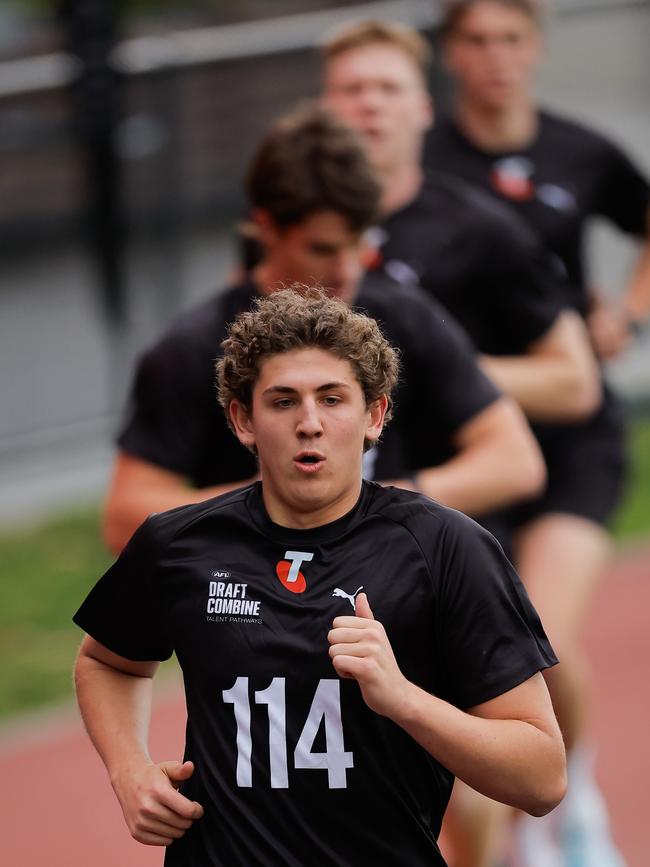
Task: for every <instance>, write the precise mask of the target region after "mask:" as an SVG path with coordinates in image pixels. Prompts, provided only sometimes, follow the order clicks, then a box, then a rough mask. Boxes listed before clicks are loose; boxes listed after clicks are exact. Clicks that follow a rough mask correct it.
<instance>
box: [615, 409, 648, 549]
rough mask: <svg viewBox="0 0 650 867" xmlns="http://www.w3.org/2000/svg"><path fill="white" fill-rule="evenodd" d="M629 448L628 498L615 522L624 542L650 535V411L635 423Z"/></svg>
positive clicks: (616, 529)
mask: <svg viewBox="0 0 650 867" xmlns="http://www.w3.org/2000/svg"><path fill="white" fill-rule="evenodd" d="M629 450H630V455H631V460H630V471H629V479H628V485H627V490H626V494H625V502H624V504H623V507H622V508H621V509H620V510H619V512H618V514H617V516H616V519H615V520H614V523H613V526H612V531H613V533H614V535H615V536H616V538H617V539H618V541H620V542H624V541H627V540H629V539H633V538H635V537H638V536H650V415H647V416H643V417H642V418H640V419H638V420H637V421H636V422H635V423H634V424H633V425H632V426H631V430H630V440H629Z"/></svg>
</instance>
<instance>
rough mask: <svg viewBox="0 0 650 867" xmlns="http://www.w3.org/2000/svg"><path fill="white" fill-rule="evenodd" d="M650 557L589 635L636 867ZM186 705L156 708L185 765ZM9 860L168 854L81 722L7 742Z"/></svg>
mask: <svg viewBox="0 0 650 867" xmlns="http://www.w3.org/2000/svg"><path fill="white" fill-rule="evenodd" d="M649 579H650V552H648V551H646V552H643V553H640V554H637V555H628V556H626V557H625V558H623V559H621V560H620V561H619V563H618V564H617V566H616V568H615V569H613V570H612V572H611V574H610V576H609V577H608V579H607V580H606V581H605V582H604V583H603V585H602V586H601V588H600V591H599V593H598V596H597V599H596V601H595V604H594V606H593V610H592V613H591V616H590V618H589V623H588V626H587V629H586V636H585V637H586V643H587V647H588V650H589V655H590V658H591V662H592V669H593V671H592V674H593V714H592V719H593V722H592V729H593V735H594V739H595V740H596V742H597V743H598V745H599V753H598V774H599V778H600V781H601V785H602V787H603V789H604V791H605V793H606V796H607V799H608V801H609V804H610V809H611V815H612V825H613V828H614V834H615V837H616V839H617V842H618V843H619V845H620V847H621V849H622V851H623V853H624V855H625V856H626V858H627V861H628V867H646V865H647V864H648V863H650V861H649V856H648V848H649V844H648V841H647V837H648V829H647V822H648V806H649V804H650V801H649V798H648V794H647V785H648V783H647V778H648V774H649V773H650V745H649V738H648V723H647V719H648V716H649V715H650V689H649V688H648V683H649V680H650V678H649V675H648V670H647V668H646V664H645V663H646V658H647V657H648V656H650V628H649V618H648V611H649V610H650V580H649ZM183 725H184V704H183V700H182V698H180V697H179V696H178V694H174V695H171V696H170V695H169V694H168V695H165V696H163V697H161V698H160V699H159V700H158V701H157V703H156V709H155V713H154V720H153V725H152V754H153V756H154V758H156V759H157V760H162V759H171V758H180V757H181V751H182V742H183ZM0 774H1V776H0V779H1V780H2V786H1V787H0V817H2V824H3V833H2V847H1V852H2V856H1V858H2V863H3V864H7V865H11V867H46V865H47V867H116V865H121V867H154V865H160V864H161V863H162V852H161V851H160V850H159V849H156V848H150V847H146V846H140V845H139V844H138V843H135V842H134V841H132V840H131V838H130V836H129V834H128V831H127V830H126V826H125V825H124V822H123V820H122V815H121V812H120V809H119V807H118V805H117V802H116V800H115V798H114V796H113V792H112V790H111V787H110V785H109V782H108V779H107V777H106V774H105V772H104V769H103V766H102V765H101V763H100V760H99V759H98V757H97V756H96V754H95V753H94V751H93V749H92V747H91V745H90V743H89V741H88V739H87V738H86V736H85V734H84V733H83V731H82V729H81V724H80V723H79V722H78V721H77V720H76V718H75V717H72V718H71V719H69V720H67V721H65V720H63V721H61V720H60V721H58V722H57V723H55V724H53V723H52V722H50V723H48V724H43V725H42V726H39V727H37V728H36V729H33V728H32V727H30V730H29V731H22V732H18V733H17V734H16V733H14V734H13V735H11V736H9V737H7V736H5V737H4V738H3V739H0Z"/></svg>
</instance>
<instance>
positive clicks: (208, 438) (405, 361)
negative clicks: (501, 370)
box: [118, 274, 499, 488]
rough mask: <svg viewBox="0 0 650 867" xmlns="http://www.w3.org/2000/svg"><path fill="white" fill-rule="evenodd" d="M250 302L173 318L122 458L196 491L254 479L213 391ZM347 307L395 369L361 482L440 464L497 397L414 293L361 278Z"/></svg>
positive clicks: (440, 314)
mask: <svg viewBox="0 0 650 867" xmlns="http://www.w3.org/2000/svg"><path fill="white" fill-rule="evenodd" d="M255 295H256V292H255V289H254V287H253V286H252V285H251V284H248V285H244V286H239V287H235V288H233V289H229V290H227V291H226V292H224V293H223V294H221V295H218V296H217V297H215V298H213V299H211V300H210V301H208V302H207V303H205V304H203V305H201V306H200V307H197V308H195V309H194V310H192V311H190V312H189V313H188V314H186V315H185V316H184V317H182V318H181V319H180V320H179V321H178V322H177V323H176V325H175V326H174V327H173V328H172V330H171V331H170V332H169V334H168V335H167V336H166V337H164V338H163V339H162V340H161V341H160V342H159V343H158V344H157V345H156V346H154V347H153V349H151V350H150V351H149V352H147V353H146V354H145V356H144V357H143V358H142V360H141V362H140V364H139V367H138V370H137V374H136V379H135V383H134V387H133V390H132V395H131V401H130V407H129V410H128V417H127V421H126V424H125V426H124V429H123V430H122V433H121V434H120V436H119V439H118V442H119V445H120V447H121V448H122V449H124V451H126V452H128V453H129V454H132V455H135V456H136V457H139V458H142V459H143V460H146V461H149V462H150V463H153V464H156V465H157V466H160V467H163V468H165V469H168V470H171V471H172V472H175V473H179V474H181V475H183V476H186V477H187V478H188V479H189V480H190V481H191V482H192V483H193V484H194V485H196V486H197V487H199V488H203V487H208V486H210V485H215V484H225V483H227V482H233V481H241V480H244V479H248V478H251V477H252V476H253V475H254V474H255V473H256V470H257V467H256V461H255V459H254V457H253V456H252V455H251V453H250V452H248V451H247V450H246V449H245V448H244V447H243V446H241V445H240V443H239V441H238V440H237V439H236V437H235V435H234V434H233V433H232V432H231V431H230V430H229V428H228V426H227V424H226V420H225V415H224V413H223V411H222V409H221V407H220V406H219V404H218V402H217V398H216V392H215V384H214V379H215V373H214V359H215V358H216V357H217V356H218V355H219V354H220V351H221V350H220V344H221V341H222V340H223V339H224V337H225V335H226V326H227V325H228V324H229V323H230V322H232V321H233V319H235V317H236V316H237V315H238V314H239V313H241V312H242V311H244V310H248V309H249V308H250V305H251V302H252V299H253V298H254V297H255ZM355 307H358V308H359V309H361V310H363V311H364V312H366V313H368V314H369V315H370V316H372V317H373V318H375V319H377V320H378V321H379V323H380V325H381V328H382V330H383V332H384V334H385V335H386V337H387V338H388V340H389V341H390V342H391V343H392V344H393V345H394V346H396V347H397V348H398V349H399V350H400V353H401V363H402V372H401V376H400V382H399V385H398V387H397V391H396V394H395V404H396V413H395V418H394V419H393V420H392V422H391V423H390V424H389V425H388V427H387V430H386V432H385V434H384V436H383V438H382V442H381V443H380V445H379V446H378V447H377V449H373V450H372V451H371V452H370V453H368V455H366V462H365V467H366V475H367V477H369V478H375V479H395V478H398V477H401V476H402V475H403V474H404V472H409V471H415V470H417V469H421V468H423V467H427V466H433V465H436V464H439V463H442V462H444V461H445V460H447V459H448V458H449V457H451V456H452V455H453V454H454V453H455V448H454V446H453V443H452V440H453V437H454V434H455V433H456V432H457V431H458V429H459V428H460V427H462V425H463V424H465V423H466V422H468V421H469V420H470V419H472V418H473V417H474V416H475V415H477V414H478V413H479V412H481V411H482V410H483V409H485V408H486V407H487V406H489V405H490V404H491V403H492V402H493V401H494V400H496V399H497V398H498V396H499V393H498V391H497V390H496V389H495V387H494V386H493V385H492V384H491V383H490V382H489V380H488V379H487V378H486V377H485V376H484V375H483V374H482V373H481V371H480V370H479V368H478V367H477V365H476V360H475V357H474V350H473V348H472V347H471V345H470V343H469V341H468V340H467V338H466V337H465V335H464V333H463V332H462V330H461V329H460V327H459V326H458V325H457V324H456V323H454V322H453V320H452V317H451V316H449V314H448V313H447V312H446V311H444V310H442V309H441V308H440V307H439V306H438V305H436V304H435V303H434V302H432V301H430V299H428V298H427V297H426V296H425V295H424V294H423V293H421V292H419V291H417V290H415V289H404V288H402V287H400V286H398V285H397V284H395V283H394V282H393V281H391V280H389V279H388V278H386V277H384V276H382V275H379V274H377V275H368V276H367V277H366V279H365V281H364V283H363V285H362V287H361V291H360V293H359V296H358V298H357V300H356V302H355Z"/></svg>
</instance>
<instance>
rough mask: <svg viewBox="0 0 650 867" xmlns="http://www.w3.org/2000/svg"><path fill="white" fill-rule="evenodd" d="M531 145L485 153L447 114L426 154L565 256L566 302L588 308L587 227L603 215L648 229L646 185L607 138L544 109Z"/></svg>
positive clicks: (641, 231) (649, 188) (638, 230)
mask: <svg viewBox="0 0 650 867" xmlns="http://www.w3.org/2000/svg"><path fill="white" fill-rule="evenodd" d="M538 121H539V127H538V131H537V135H536V136H535V138H534V139H533V141H532V142H531V144H530V145H529V146H528V147H525V148H520V149H517V150H504V151H501V150H500V151H485V150H482V149H481V148H480V147H477V146H476V145H474V144H473V143H472V142H471V141H470V140H469V139H468V138H466V136H465V135H464V134H463V133H462V132H461V130H460V129H459V128H458V126H457V125H456V123H455V122H454V121H453V120H452V119H450V118H444V117H443V118H440V119H439V120H436V124H435V127H434V129H433V131H432V133H431V135H430V138H429V140H428V142H427V147H426V156H425V160H426V163H427V165H428V166H430V167H431V168H433V169H435V170H436V171H441V172H449V173H450V174H452V175H454V176H457V177H459V178H464V179H465V180H466V181H468V182H469V183H470V184H473V185H476V186H477V187H480V188H482V189H484V190H487V191H488V192H489V193H491V194H492V195H493V196H496V197H497V198H500V199H501V200H502V201H503V202H507V203H508V204H509V205H510V206H511V207H512V208H514V209H515V210H516V211H517V213H518V214H519V215H520V216H521V217H523V218H524V219H525V221H526V222H527V223H528V224H529V225H530V226H531V227H532V228H533V229H534V230H535V231H536V232H537V233H538V235H539V237H540V238H541V240H542V241H543V243H544V244H545V245H546V246H547V247H548V249H550V250H552V251H553V252H554V253H555V255H556V256H557V257H558V258H559V259H560V260H561V261H562V263H563V265H564V268H565V271H566V275H567V278H568V279H567V281H566V282H565V284H564V286H565V299H566V303H567V304H569V305H570V306H572V307H575V308H576V309H577V310H579V311H580V312H581V313H583V314H584V313H585V312H586V311H587V310H588V307H589V298H588V293H587V287H586V283H587V281H588V275H586V274H585V265H584V261H583V259H584V230H585V227H586V224H587V221H588V219H589V218H590V217H592V216H602V217H605V218H606V219H608V220H610V221H611V222H612V223H614V224H615V225H616V226H618V228H620V229H621V230H622V231H623V232H627V233H629V234H632V235H638V236H639V237H641V236H643V235H645V233H646V232H647V213H648V206H649V205H650V185H649V184H648V181H647V179H646V178H645V177H644V176H643V174H642V173H641V172H640V171H639V169H638V168H637V167H636V166H635V165H634V164H633V163H632V162H631V160H630V159H629V158H628V157H627V156H626V155H625V154H624V153H623V152H622V151H621V150H620V149H619V148H618V147H617V146H616V145H614V144H612V142H610V141H608V140H607V139H606V138H605V137H604V136H602V135H600V134H598V133H596V132H594V131H593V130H590V129H587V128H586V127H584V126H581V125H580V124H577V123H573V122H571V121H568V120H565V119H564V118H562V117H558V116H557V115H554V114H550V113H548V112H545V111H542V112H540V113H539V115H538Z"/></svg>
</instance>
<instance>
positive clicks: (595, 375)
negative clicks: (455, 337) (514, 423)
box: [481, 310, 602, 423]
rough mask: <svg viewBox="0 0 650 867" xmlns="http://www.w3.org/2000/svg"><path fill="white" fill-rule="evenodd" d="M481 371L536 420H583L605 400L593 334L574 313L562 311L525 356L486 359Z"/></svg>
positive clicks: (490, 357)
mask: <svg viewBox="0 0 650 867" xmlns="http://www.w3.org/2000/svg"><path fill="white" fill-rule="evenodd" d="M481 367H482V368H483V370H484V371H485V372H486V373H487V374H488V375H489V377H490V378H491V379H492V380H493V381H494V382H495V383H496V384H497V385H498V386H499V387H500V388H501V389H502V390H503V391H504V392H505V393H506V394H509V395H510V396H511V397H512V398H514V399H515V400H516V401H517V403H518V404H519V405H520V406H521V408H522V409H523V411H524V412H525V413H526V415H527V416H528V418H530V419H531V420H533V421H541V422H559V423H562V422H564V423H566V422H576V421H582V420H583V419H585V418H587V417H589V416H590V415H591V414H592V413H593V412H595V410H596V409H597V408H598V406H599V404H600V401H601V399H602V392H601V386H600V375H599V370H598V364H597V362H596V359H595V357H594V354H593V351H592V348H591V344H590V341H589V335H588V332H587V329H586V327H585V325H584V323H583V322H582V319H581V318H580V316H579V315H578V314H577V313H574V312H573V311H569V310H565V311H564V312H563V313H561V314H560V315H559V316H558V318H557V319H556V321H555V323H554V324H553V325H552V326H551V328H550V329H549V330H548V331H547V332H546V334H544V335H543V336H542V337H541V338H540V339H539V340H537V341H535V342H534V343H533V344H531V346H530V347H529V350H528V353H527V354H526V355H518V356H503V357H497V356H484V357H483V358H482V359H481Z"/></svg>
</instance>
